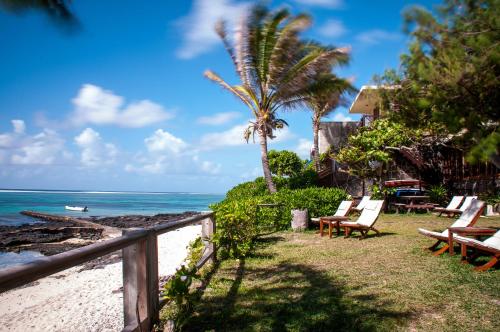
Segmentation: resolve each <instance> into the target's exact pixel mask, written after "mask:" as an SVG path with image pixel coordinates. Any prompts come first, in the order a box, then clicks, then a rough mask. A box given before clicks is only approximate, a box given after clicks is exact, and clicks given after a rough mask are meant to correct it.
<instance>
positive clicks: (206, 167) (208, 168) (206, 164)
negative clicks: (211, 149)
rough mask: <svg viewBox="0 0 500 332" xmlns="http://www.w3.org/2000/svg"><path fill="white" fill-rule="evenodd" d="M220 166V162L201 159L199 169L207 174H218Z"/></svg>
mask: <svg viewBox="0 0 500 332" xmlns="http://www.w3.org/2000/svg"><path fill="white" fill-rule="evenodd" d="M221 168H222V165H221V164H216V163H214V162H211V161H203V162H202V163H201V165H200V169H201V170H202V171H203V172H204V173H207V174H213V175H215V174H219V173H220V170H221Z"/></svg>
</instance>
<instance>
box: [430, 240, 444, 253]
mask: <svg viewBox="0 0 500 332" xmlns="http://www.w3.org/2000/svg"><path fill="white" fill-rule="evenodd" d="M441 242H442V241H441V240H437V242H436V243H434V244H433V245H432V246H430V247H429V248H427V249H429V250H430V251H434V250H436V248H437V247H438V246H439V245H440V244H441Z"/></svg>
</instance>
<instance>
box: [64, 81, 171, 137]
mask: <svg viewBox="0 0 500 332" xmlns="http://www.w3.org/2000/svg"><path fill="white" fill-rule="evenodd" d="M72 102H73V104H74V105H75V110H74V112H73V113H72V114H71V115H70V122H71V124H73V125H75V126H83V125H86V124H94V125H118V126H121V127H129V128H139V127H144V126H147V125H151V124H154V123H158V122H161V121H164V120H168V119H171V118H172V117H173V115H172V114H171V113H168V112H167V111H165V109H164V108H163V106H161V105H159V104H156V103H154V102H152V101H149V100H147V99H145V100H141V101H138V102H134V103H130V104H128V105H125V102H124V98H123V97H121V96H117V95H115V94H114V93H113V92H112V91H109V90H104V89H103V88H101V87H99V86H96V85H92V84H84V85H83V86H82V87H81V88H80V91H79V92H78V95H77V96H76V97H75V98H74V99H73V100H72Z"/></svg>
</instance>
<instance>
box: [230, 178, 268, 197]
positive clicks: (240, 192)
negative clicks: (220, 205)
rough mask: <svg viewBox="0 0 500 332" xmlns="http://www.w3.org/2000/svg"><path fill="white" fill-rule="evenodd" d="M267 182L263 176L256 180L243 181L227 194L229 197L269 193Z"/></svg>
mask: <svg viewBox="0 0 500 332" xmlns="http://www.w3.org/2000/svg"><path fill="white" fill-rule="evenodd" d="M268 193H269V191H268V190H267V184H266V181H265V180H264V178H263V177H258V178H256V179H255V180H254V181H249V182H243V183H240V184H239V185H237V186H235V187H233V188H232V189H231V190H229V191H228V192H227V194H226V198H227V199H241V198H250V197H256V196H261V195H265V194H268Z"/></svg>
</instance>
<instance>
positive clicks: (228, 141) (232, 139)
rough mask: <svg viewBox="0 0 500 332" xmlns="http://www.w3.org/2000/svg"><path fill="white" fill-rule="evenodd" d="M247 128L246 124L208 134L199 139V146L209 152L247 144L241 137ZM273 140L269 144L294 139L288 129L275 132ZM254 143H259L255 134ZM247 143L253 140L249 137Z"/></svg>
mask: <svg viewBox="0 0 500 332" xmlns="http://www.w3.org/2000/svg"><path fill="white" fill-rule="evenodd" d="M247 128H248V124H241V125H236V126H234V127H232V128H230V129H228V130H225V131H222V132H215V133H208V134H205V135H203V136H202V137H201V141H200V145H201V148H202V149H205V150H211V149H216V148H220V147H226V146H241V145H245V144H247V141H246V140H245V138H244V137H243V133H244V132H245V130H246V129H247ZM274 135H275V136H276V137H275V138H274V139H272V140H270V139H268V143H269V144H273V143H281V142H283V141H286V140H289V139H291V138H293V137H294V135H293V134H292V132H291V131H290V129H288V127H284V128H283V129H279V130H276V131H275V133H274ZM255 142H256V143H258V142H259V137H258V135H257V133H255ZM248 143H253V138H252V137H250V139H249V141H248Z"/></svg>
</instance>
